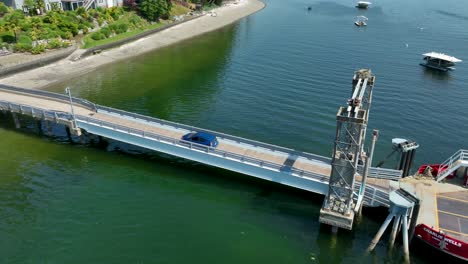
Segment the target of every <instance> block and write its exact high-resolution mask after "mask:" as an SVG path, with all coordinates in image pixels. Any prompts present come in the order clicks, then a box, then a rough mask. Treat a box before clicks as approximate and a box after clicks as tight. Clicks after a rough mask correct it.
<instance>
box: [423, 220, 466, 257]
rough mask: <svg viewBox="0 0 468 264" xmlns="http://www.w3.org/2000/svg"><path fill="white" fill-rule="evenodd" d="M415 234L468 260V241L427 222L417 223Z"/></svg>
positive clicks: (447, 251)
mask: <svg viewBox="0 0 468 264" xmlns="http://www.w3.org/2000/svg"><path fill="white" fill-rule="evenodd" d="M414 235H415V236H416V237H417V238H419V239H421V240H422V241H424V242H426V243H427V244H429V245H431V246H433V247H435V248H436V249H438V250H440V251H442V252H445V253H447V254H450V255H452V256H454V257H457V258H459V259H462V260H465V261H468V243H466V242H463V241H461V240H458V239H456V238H453V237H451V236H450V235H448V234H445V233H441V232H439V231H437V230H435V229H433V228H431V227H429V226H427V225H425V224H419V225H417V226H416V228H415V230H414Z"/></svg>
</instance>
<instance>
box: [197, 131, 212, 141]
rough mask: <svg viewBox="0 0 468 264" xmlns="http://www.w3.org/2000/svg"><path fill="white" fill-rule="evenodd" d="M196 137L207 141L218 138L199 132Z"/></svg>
mask: <svg viewBox="0 0 468 264" xmlns="http://www.w3.org/2000/svg"><path fill="white" fill-rule="evenodd" d="M196 135H197V136H199V137H202V138H204V139H207V140H209V141H211V140H213V139H215V138H216V136H215V135H211V134H208V133H205V132H198V133H197V134H196Z"/></svg>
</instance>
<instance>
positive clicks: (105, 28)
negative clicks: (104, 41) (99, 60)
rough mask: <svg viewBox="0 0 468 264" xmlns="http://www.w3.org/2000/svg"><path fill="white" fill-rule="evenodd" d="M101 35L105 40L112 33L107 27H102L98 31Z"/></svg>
mask: <svg viewBox="0 0 468 264" xmlns="http://www.w3.org/2000/svg"><path fill="white" fill-rule="evenodd" d="M100 32H101V34H103V35H104V36H105V37H106V38H108V37H110V35H111V34H112V31H111V30H110V29H109V28H108V27H103V28H101V30H100Z"/></svg>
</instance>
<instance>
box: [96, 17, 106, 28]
mask: <svg viewBox="0 0 468 264" xmlns="http://www.w3.org/2000/svg"><path fill="white" fill-rule="evenodd" d="M97 22H98V25H99V26H101V25H102V23H104V19H102V18H101V17H98V18H97Z"/></svg>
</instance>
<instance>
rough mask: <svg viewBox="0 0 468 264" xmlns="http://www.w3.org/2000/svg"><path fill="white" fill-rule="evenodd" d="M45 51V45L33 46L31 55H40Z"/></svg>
mask: <svg viewBox="0 0 468 264" xmlns="http://www.w3.org/2000/svg"><path fill="white" fill-rule="evenodd" d="M45 49H46V46H45V45H43V44H39V45H36V46H34V47H33V48H32V49H31V53H32V54H40V53H42V52H44V51H45Z"/></svg>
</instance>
